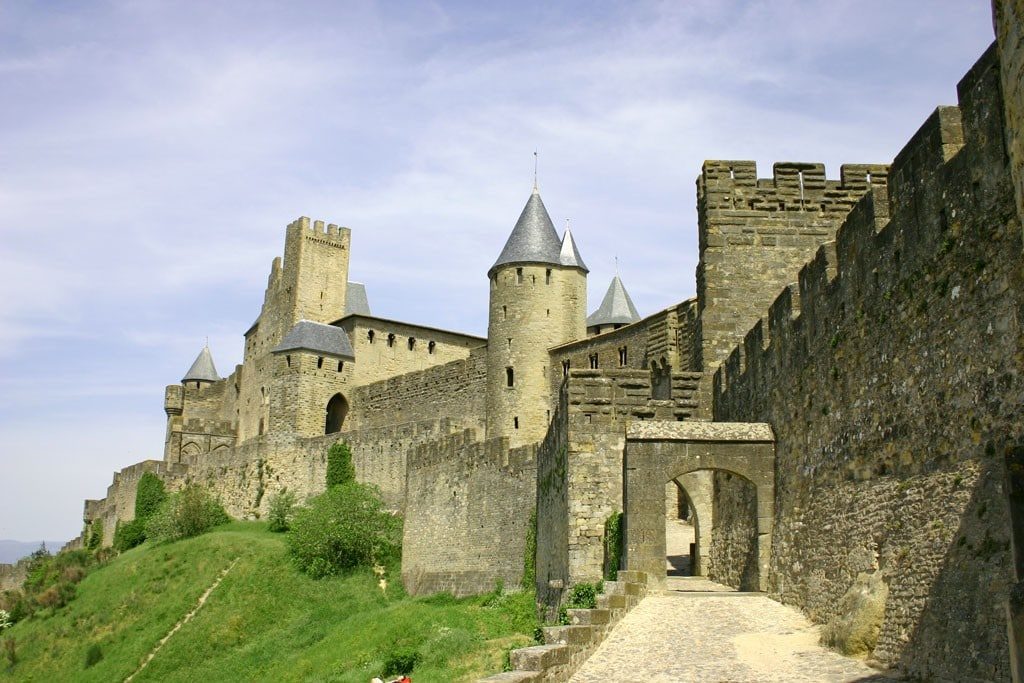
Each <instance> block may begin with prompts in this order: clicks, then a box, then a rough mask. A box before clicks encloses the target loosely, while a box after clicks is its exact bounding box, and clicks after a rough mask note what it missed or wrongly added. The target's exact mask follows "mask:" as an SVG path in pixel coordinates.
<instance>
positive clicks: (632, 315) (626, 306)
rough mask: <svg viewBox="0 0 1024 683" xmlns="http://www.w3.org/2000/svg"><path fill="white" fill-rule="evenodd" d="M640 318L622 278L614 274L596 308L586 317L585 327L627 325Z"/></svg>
mask: <svg viewBox="0 0 1024 683" xmlns="http://www.w3.org/2000/svg"><path fill="white" fill-rule="evenodd" d="M637 320H640V314H639V313H637V312H636V306H634V305H633V300H632V299H630V298H629V293H628V292H626V288H625V286H624V285H623V284H622V280H620V279H619V276H618V275H616V276H615V277H613V278H612V283H611V284H610V285H608V291H607V292H605V295H604V299H602V300H601V305H600V306H598V307H597V310H596V311H594V312H593V313H591V314H590V316H589V317H588V318H587V327H595V326H597V325H628V324H630V323H635V322H636V321H637Z"/></svg>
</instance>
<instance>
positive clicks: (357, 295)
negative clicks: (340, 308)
mask: <svg viewBox="0 0 1024 683" xmlns="http://www.w3.org/2000/svg"><path fill="white" fill-rule="evenodd" d="M357 314H358V315H370V302H369V301H368V300H367V299H366V286H365V285H363V283H362V282H349V283H348V288H347V289H346V290H345V315H357Z"/></svg>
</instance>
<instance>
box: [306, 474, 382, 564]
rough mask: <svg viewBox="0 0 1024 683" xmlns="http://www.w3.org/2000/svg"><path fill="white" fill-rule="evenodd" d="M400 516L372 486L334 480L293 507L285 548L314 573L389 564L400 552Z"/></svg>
mask: <svg viewBox="0 0 1024 683" xmlns="http://www.w3.org/2000/svg"><path fill="white" fill-rule="evenodd" d="M401 539H402V522H401V520H400V519H399V518H398V517H395V516H394V515H392V514H390V513H389V512H388V511H387V510H386V509H385V508H384V503H383V501H382V500H381V498H380V494H379V493H378V491H377V489H376V487H373V486H367V485H364V484H358V483H356V482H349V483H347V484H340V485H337V486H334V487H332V488H330V489H328V490H327V491H325V492H324V493H322V494H321V495H319V496H316V497H315V498H313V499H312V500H310V502H309V507H306V508H301V509H299V510H298V511H297V512H296V513H295V518H294V519H293V520H292V523H291V530H290V531H289V532H288V549H289V552H290V553H291V555H292V558H293V559H294V561H295V563H296V565H298V567H299V569H301V570H302V571H304V572H306V573H307V574H309V575H310V576H313V577H314V578H320V577H323V576H330V575H334V574H340V573H342V572H345V571H348V570H350V569H353V568H355V567H358V566H372V565H374V564H382V565H391V564H394V563H395V562H397V561H398V559H399V558H400V556H401Z"/></svg>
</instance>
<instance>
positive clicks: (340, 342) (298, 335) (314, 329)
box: [271, 320, 356, 360]
mask: <svg viewBox="0 0 1024 683" xmlns="http://www.w3.org/2000/svg"><path fill="white" fill-rule="evenodd" d="M298 350H301V351H312V352H314V353H322V354H324V355H329V356H337V357H338V358H344V359H346V360H355V358H356V357H355V353H353V351H352V343H351V342H350V341H349V339H348V335H347V334H345V330H343V329H341V328H340V327H335V326H334V325H325V324H323V323H318V322H314V321H312V320H300V321H299V322H297V323H295V327H293V328H292V329H291V330H290V331H289V332H288V334H286V335H285V336H284V339H282V340H281V343H280V344H278V345H277V346H276V347H274V349H273V350H272V351H271V353H284V352H285V351H298Z"/></svg>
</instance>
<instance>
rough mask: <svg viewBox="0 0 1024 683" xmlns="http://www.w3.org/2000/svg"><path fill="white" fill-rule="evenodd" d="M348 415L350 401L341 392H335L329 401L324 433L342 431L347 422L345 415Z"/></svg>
mask: <svg viewBox="0 0 1024 683" xmlns="http://www.w3.org/2000/svg"><path fill="white" fill-rule="evenodd" d="M346 415H348V401H346V400H345V397H344V396H342V395H341V394H335V395H334V396H332V397H331V400H330V401H328V402H327V419H326V421H325V422H324V434H334V433H335V432H340V431H341V426H342V425H343V424H345V416H346Z"/></svg>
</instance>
